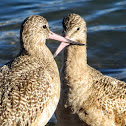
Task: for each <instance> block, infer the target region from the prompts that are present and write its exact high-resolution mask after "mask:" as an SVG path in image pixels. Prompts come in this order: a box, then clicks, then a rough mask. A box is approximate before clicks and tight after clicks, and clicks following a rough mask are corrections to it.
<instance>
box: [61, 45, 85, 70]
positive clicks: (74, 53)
mask: <svg viewBox="0 0 126 126" xmlns="http://www.w3.org/2000/svg"><path fill="white" fill-rule="evenodd" d="M63 63H64V64H65V65H66V66H67V67H69V66H70V67H72V69H73V70H74V69H77V68H80V69H81V68H82V67H83V68H86V67H87V52H86V45H84V46H79V45H70V46H68V47H67V48H66V49H65V50H64V58H63Z"/></svg>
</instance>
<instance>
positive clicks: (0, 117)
mask: <svg viewBox="0 0 126 126" xmlns="http://www.w3.org/2000/svg"><path fill="white" fill-rule="evenodd" d="M49 32H50V31H49V26H48V23H47V21H46V19H45V18H43V17H41V16H38V15H33V16H30V17H28V18H27V19H26V20H25V21H24V22H23V23H22V26H21V32H20V36H21V37H20V43H21V49H20V53H19V55H18V56H17V57H16V58H15V59H14V60H13V61H11V62H9V63H8V64H6V65H4V66H3V67H2V68H1V69H0V126H40V125H41V126H44V125H45V124H46V123H47V122H48V121H49V119H50V118H51V116H52V115H53V113H54V111H55V109H56V106H57V104H58V100H59V95H60V79H59V73H58V68H57V65H56V63H55V61H54V58H53V56H52V54H51V52H50V50H49V49H48V48H47V46H46V45H45V42H46V39H47V38H48V37H49Z"/></svg>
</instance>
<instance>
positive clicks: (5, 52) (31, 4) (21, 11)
mask: <svg viewBox="0 0 126 126" xmlns="http://www.w3.org/2000/svg"><path fill="white" fill-rule="evenodd" d="M68 13H77V14H79V15H81V16H82V17H83V18H84V19H85V21H86V22H87V28H88V30H87V31H88V32H87V34H88V38H87V43H88V48H87V49H88V51H87V53H88V64H90V65H91V66H93V67H95V68H96V69H98V70H100V71H101V72H103V73H104V74H106V75H110V76H113V77H115V78H118V79H121V80H124V81H126V0H27V1H26V0H1V1H0V66H2V65H3V64H5V63H6V62H8V61H9V60H11V59H13V58H14V57H15V56H16V55H17V54H18V52H19V46H20V45H19V29H20V24H21V22H22V21H23V20H24V19H25V18H26V17H28V16H30V15H41V16H44V17H45V18H46V19H47V20H48V22H49V25H50V30H52V31H53V32H56V33H58V34H62V26H61V22H62V19H63V17H64V16H66V15H67V14H68ZM58 45H59V43H58V42H56V41H50V40H48V41H47V46H48V47H49V48H50V50H51V51H52V53H54V52H55V50H56V48H57V47H58ZM61 59H62V55H61V54H60V55H58V57H56V62H57V63H58V66H59V69H60V68H61ZM54 122H56V120H55V118H54V116H53V118H52V119H51V120H50V122H49V124H48V125H49V126H54Z"/></svg>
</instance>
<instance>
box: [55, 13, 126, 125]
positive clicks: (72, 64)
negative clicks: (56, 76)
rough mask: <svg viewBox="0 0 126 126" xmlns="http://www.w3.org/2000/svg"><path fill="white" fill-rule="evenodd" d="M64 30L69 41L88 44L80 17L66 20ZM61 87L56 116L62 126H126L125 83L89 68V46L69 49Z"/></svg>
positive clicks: (62, 71) (66, 54)
mask: <svg viewBox="0 0 126 126" xmlns="http://www.w3.org/2000/svg"><path fill="white" fill-rule="evenodd" d="M63 29H64V32H65V36H66V37H67V38H69V39H71V40H74V41H77V42H80V43H83V44H86V37H87V35H86V22H85V21H84V20H83V18H81V17H80V16H79V15H77V14H69V15H68V16H67V17H65V18H64V20H63ZM61 47H62V45H60V48H58V49H60V50H61V49H62V48H61ZM57 52H58V51H56V54H55V55H57ZM61 83H62V85H61V98H60V101H59V104H58V107H57V110H56V112H55V115H56V118H57V120H58V122H59V124H60V126H84V125H91V126H126V83H125V82H122V81H119V80H117V79H114V78H112V77H109V76H105V75H103V74H102V73H101V72H99V71H97V70H95V69H94V68H92V67H90V66H89V65H88V64H87V54H86V46H77V45H70V46H68V47H66V49H65V50H64V58H63V67H62V70H61Z"/></svg>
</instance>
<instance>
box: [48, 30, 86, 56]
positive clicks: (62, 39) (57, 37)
mask: <svg viewBox="0 0 126 126" xmlns="http://www.w3.org/2000/svg"><path fill="white" fill-rule="evenodd" d="M48 39H54V40H57V41H60V42H61V44H60V45H59V47H58V48H57V50H56V52H55V54H54V57H56V56H57V55H58V54H59V53H60V52H61V51H62V50H63V49H64V48H65V47H66V46H67V45H69V44H73V45H84V44H82V43H79V42H75V41H72V40H70V39H68V38H65V37H62V36H60V35H57V34H55V33H53V32H51V31H50V33H49V37H48Z"/></svg>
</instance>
